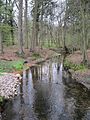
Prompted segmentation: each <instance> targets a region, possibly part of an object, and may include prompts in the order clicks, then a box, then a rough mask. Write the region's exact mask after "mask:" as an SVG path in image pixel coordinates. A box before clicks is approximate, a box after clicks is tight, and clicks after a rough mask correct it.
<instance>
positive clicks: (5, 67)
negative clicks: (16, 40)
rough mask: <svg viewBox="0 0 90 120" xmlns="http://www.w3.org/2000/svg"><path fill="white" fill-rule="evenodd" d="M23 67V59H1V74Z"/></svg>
mask: <svg viewBox="0 0 90 120" xmlns="http://www.w3.org/2000/svg"><path fill="white" fill-rule="evenodd" d="M21 69H23V60H18V61H5V60H2V61H0V75H3V72H13V70H21Z"/></svg>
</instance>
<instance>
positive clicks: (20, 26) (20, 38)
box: [18, 0, 24, 55]
mask: <svg viewBox="0 0 90 120" xmlns="http://www.w3.org/2000/svg"><path fill="white" fill-rule="evenodd" d="M22 19H23V0H19V15H18V42H19V54H20V55H23V53H24V51H23V20H22Z"/></svg>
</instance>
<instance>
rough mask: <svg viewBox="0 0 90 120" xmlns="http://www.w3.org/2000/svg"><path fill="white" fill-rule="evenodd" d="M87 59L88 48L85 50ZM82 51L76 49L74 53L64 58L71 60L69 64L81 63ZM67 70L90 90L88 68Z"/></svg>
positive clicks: (89, 51)
mask: <svg viewBox="0 0 90 120" xmlns="http://www.w3.org/2000/svg"><path fill="white" fill-rule="evenodd" d="M87 55H88V61H90V50H88V51H87ZM82 58H83V57H82V53H81V52H80V51H76V52H75V53H74V54H70V55H69V56H67V58H66V60H67V61H69V62H71V64H75V65H78V66H79V65H80V64H81V63H82ZM69 72H70V73H71V74H72V78H73V79H75V80H76V81H77V82H79V83H81V84H83V85H84V86H85V87H87V88H88V89H89V90H90V69H88V68H85V69H81V70H76V71H74V70H72V69H69Z"/></svg>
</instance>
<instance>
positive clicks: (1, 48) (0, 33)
mask: <svg viewBox="0 0 90 120" xmlns="http://www.w3.org/2000/svg"><path fill="white" fill-rule="evenodd" d="M2 53H3V41H2V32H1V30H0V54H2Z"/></svg>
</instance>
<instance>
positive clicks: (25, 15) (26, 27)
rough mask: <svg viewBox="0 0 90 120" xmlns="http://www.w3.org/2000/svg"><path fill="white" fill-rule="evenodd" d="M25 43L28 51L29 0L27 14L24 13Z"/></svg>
mask: <svg viewBox="0 0 90 120" xmlns="http://www.w3.org/2000/svg"><path fill="white" fill-rule="evenodd" d="M24 41H25V43H26V48H27V49H28V18H27V0H25V12H24Z"/></svg>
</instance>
